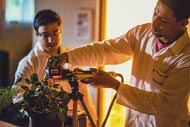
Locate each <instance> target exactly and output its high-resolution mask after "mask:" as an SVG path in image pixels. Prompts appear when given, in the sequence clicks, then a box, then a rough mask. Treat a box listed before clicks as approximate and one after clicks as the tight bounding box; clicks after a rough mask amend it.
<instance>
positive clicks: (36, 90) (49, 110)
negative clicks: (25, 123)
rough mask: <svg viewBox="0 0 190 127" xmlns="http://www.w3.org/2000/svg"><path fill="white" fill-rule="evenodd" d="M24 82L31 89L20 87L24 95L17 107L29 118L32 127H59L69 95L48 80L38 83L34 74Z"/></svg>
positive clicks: (65, 113) (63, 117)
mask: <svg viewBox="0 0 190 127" xmlns="http://www.w3.org/2000/svg"><path fill="white" fill-rule="evenodd" d="M25 81H26V82H27V83H28V84H31V87H30V88H29V87H27V86H24V85H23V86H21V88H22V89H23V90H24V95H23V100H22V101H21V102H19V106H20V108H22V109H23V113H25V111H26V112H27V113H28V115H29V116H30V117H31V119H32V127H42V126H46V127H55V126H56V127H58V126H61V125H62V123H63V122H64V121H65V119H66V116H67V110H68V106H67V105H68V102H69V100H70V97H69V93H67V92H66V91H64V90H63V88H62V87H61V86H60V85H59V84H53V83H51V81H50V79H45V80H41V81H40V80H39V79H38V76H37V74H36V73H34V74H32V75H31V77H30V79H26V80H25ZM48 122H49V123H48Z"/></svg>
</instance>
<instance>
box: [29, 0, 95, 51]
mask: <svg viewBox="0 0 190 127" xmlns="http://www.w3.org/2000/svg"><path fill="white" fill-rule="evenodd" d="M41 9H53V10H54V11H56V12H57V13H58V14H60V15H61V16H62V18H63V44H64V45H66V46H68V47H71V48H73V47H77V46H80V45H83V44H86V43H90V42H92V41H93V40H94V38H92V39H90V40H78V39H77V37H75V30H76V29H75V24H76V13H77V11H78V9H90V10H91V11H92V13H93V17H95V10H96V0H55V1H52V0H40V1H39V0H36V12H37V11H39V10H41ZM94 20H95V18H93V20H92V22H93V21H94ZM94 27H95V24H94V22H93V25H92V28H93V31H94ZM92 34H94V32H93V33H92ZM33 35H35V34H33ZM33 38H34V41H33V42H34V43H35V40H36V39H35V36H34V37H33Z"/></svg>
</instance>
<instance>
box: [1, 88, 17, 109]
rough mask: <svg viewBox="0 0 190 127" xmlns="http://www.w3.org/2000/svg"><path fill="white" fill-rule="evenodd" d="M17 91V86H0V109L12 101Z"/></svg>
mask: <svg viewBox="0 0 190 127" xmlns="http://www.w3.org/2000/svg"><path fill="white" fill-rule="evenodd" d="M17 92H18V88H11V87H6V88H3V87H1V88H0V110H2V109H5V108H6V107H8V106H9V105H11V104H12V103H13V97H15V96H16V94H17Z"/></svg>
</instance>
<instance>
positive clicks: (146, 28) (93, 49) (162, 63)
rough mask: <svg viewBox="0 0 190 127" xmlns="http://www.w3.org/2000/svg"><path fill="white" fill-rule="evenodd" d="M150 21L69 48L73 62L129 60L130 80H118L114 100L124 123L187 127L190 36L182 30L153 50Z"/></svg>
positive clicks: (130, 126)
mask: <svg viewBox="0 0 190 127" xmlns="http://www.w3.org/2000/svg"><path fill="white" fill-rule="evenodd" d="M155 39H156V38H155V36H154V35H153V34H152V32H151V24H149V23H148V24H143V25H139V26H137V27H134V28H132V29H131V30H129V31H128V32H127V33H126V34H124V35H122V36H120V37H118V38H115V39H110V40H106V41H103V42H98V43H93V44H91V45H93V46H91V45H87V46H84V47H83V48H77V49H74V50H73V51H69V53H68V56H69V63H71V64H72V65H73V66H75V65H76V66H77V65H84V66H87V65H89V66H100V65H104V64H119V63H122V62H125V61H127V60H129V59H131V58H133V64H132V73H131V81H130V84H127V85H126V84H123V83H121V84H120V87H119V90H118V96H117V103H119V104H121V105H124V106H126V107H128V108H130V109H129V110H128V111H127V119H126V125H125V126H126V127H187V126H188V125H187V122H188V115H187V114H188V110H187V101H188V97H189V90H190V38H189V36H188V34H187V32H185V33H184V34H183V35H182V36H181V37H180V38H178V39H177V40H176V41H175V42H174V43H173V44H171V45H170V46H168V47H166V48H164V49H162V50H160V51H159V52H157V53H155ZM126 71H128V70H126Z"/></svg>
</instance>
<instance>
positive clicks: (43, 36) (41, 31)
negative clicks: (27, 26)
mask: <svg viewBox="0 0 190 127" xmlns="http://www.w3.org/2000/svg"><path fill="white" fill-rule="evenodd" d="M37 35H38V40H39V42H40V45H41V47H42V48H43V50H44V51H45V52H47V53H48V54H50V55H54V54H55V53H57V51H58V48H59V46H60V45H61V41H62V35H61V27H60V26H59V25H58V24H57V23H50V24H47V25H43V26H40V27H39V28H38V33H37Z"/></svg>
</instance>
